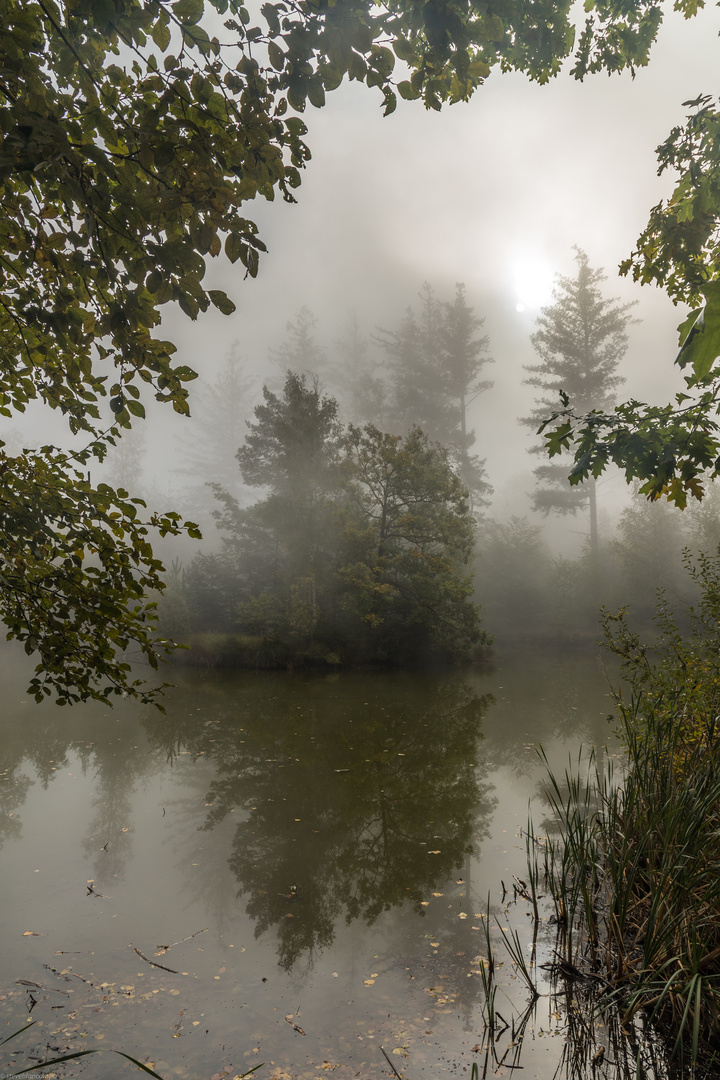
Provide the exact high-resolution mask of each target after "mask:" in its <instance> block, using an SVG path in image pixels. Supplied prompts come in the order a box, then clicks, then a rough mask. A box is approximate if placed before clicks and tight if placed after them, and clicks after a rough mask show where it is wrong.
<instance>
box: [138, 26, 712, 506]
mask: <svg viewBox="0 0 720 1080" xmlns="http://www.w3.org/2000/svg"><path fill="white" fill-rule="evenodd" d="M718 31H720V11H718V9H717V8H714V7H713V8H712V9H709V10H707V11H703V12H701V13H700V15H699V16H698V17H697V18H696V19H695V20H691V21H689V22H685V20H683V19H682V18H681V17H680V16H679V15H677V14H675V13H672V12H671V13H670V14H669V16H668V18H667V20H666V22H665V24H664V26H663V27H662V29H661V33H660V37H659V40H658V42H657V44H656V46H655V48H654V50H653V53H652V56H651V62H650V64H649V66H648V67H647V68H645V69H640V70H639V71H638V72H637V74H636V77H635V78H634V79H633V78H632V77H631V76H630V74H629V73H625V74H623V75H620V76H612V77H608V76H607V75H606V74H602V75H596V76H593V77H591V78H588V79H587V80H586V82H585V83H583V84H580V83H577V82H576V81H575V80H573V79H571V78H570V76H569V75H568V74H567V73H563V74H561V75H560V76H559V77H558V78H557V79H555V80H553V81H552V82H551V83H550V84H548V85H546V86H539V85H537V84H534V83H531V82H530V81H529V80H528V79H527V78H525V77H524V76H522V75H517V74H506V75H503V74H500V73H495V72H494V73H493V74H491V76H490V77H489V78H488V79H487V81H486V84H485V85H484V86H483V87H482V88H480V90H478V92H477V93H476V94H475V96H474V98H473V100H472V101H471V102H469V103H467V104H458V105H455V106H452V107H446V108H445V109H443V111H442V112H441V113H439V114H438V113H434V112H428V111H426V110H425V109H424V108H423V106H422V103H421V102H403V101H400V102H399V103H398V109H397V111H396V112H395V113H394V114H393V115H392V116H390V117H387V118H384V117H383V116H382V111H381V97H380V95H379V93H378V92H377V90H369V89H368V88H367V87H365V86H361V85H358V84H357V83H353V84H350V85H344V86H342V87H341V88H340V89H339V90H337V91H336V92H334V93H332V94H329V95H328V100H327V105H326V106H325V108H324V109H322V110H315V109H312V108H309V109H308V112H307V113H306V114H305V115H304V119H305V122H306V123H307V125H308V128H309V132H308V136H307V139H306V141H307V143H308V144H309V146H310V149H311V151H312V160H311V161H310V162H309V165H308V167H307V169H306V170H305V171H304V174H303V183H302V186H301V188H300V189H299V191H298V192H297V196H298V203H297V205H287V204H284V203H283V202H282V201H281V200H279V199H278V200H276V201H275V202H273V203H264V202H263V203H261V202H257V203H251V204H249V205H248V207H247V214H248V216H250V217H252V218H253V219H254V220H255V221H256V222H257V224H258V226H259V230H260V235H261V237H262V238H263V239H264V241H265V242H266V244H267V246H268V249H269V251H268V254H267V255H266V256H265V257H264V258H263V260H262V262H261V268H260V274H259V277H258V278H257V279H256V280H243V277H242V272H241V270H240V269H239V266H238V267H232V266H230V264H229V263H227V261H224V259H218V260H214V261H213V262H212V264H211V266H210V268H209V271H208V274H207V277H206V282H207V284H208V286H209V287H221V288H224V289H225V290H226V291H227V292H228V294H229V295H230V296H231V297H232V299H233V300H234V301H235V303H236V304H237V311H236V313H235V314H234V315H233V316H231V317H229V318H226V317H223V316H221V315H220V314H219V313H216V312H214V311H211V312H210V313H208V314H207V315H206V316H201V317H200V319H199V320H198V321H197V322H196V323H191V322H190V321H189V320H188V319H187V318H185V316H183V315H182V314H181V313H180V312H179V311H178V310H175V311H173V310H171V309H170V306H169V305H168V307H167V308H166V309H165V310H166V311H167V316H166V317H164V320H163V327H162V334H163V336H167V337H170V338H171V339H173V340H175V341H176V343H177V344H178V346H179V359H180V362H182V363H187V364H190V365H191V366H192V367H194V368H195V369H196V370H197V371H199V372H200V373H201V376H202V377H203V378H204V379H207V380H208V381H212V379H213V378H214V377H215V375H216V374H217V372H218V370H219V368H220V366H221V364H222V361H223V357H224V356H225V355H226V353H227V351H228V349H229V347H230V346H231V344H232V343H233V342H237V349H238V351H239V353H240V355H241V356H242V357H243V359H244V360H245V361H246V363H247V364H248V366H249V367H250V368H251V369H252V370H253V371H254V372H255V373H256V374H257V379H258V385H259V384H260V383H262V381H263V380H264V379H266V378H272V379H273V380H275V381H277V377H278V371H277V366H276V365H275V364H274V363H273V362H272V361H270V360H269V359H268V354H269V351H270V350H271V349H272V348H274V347H276V346H277V345H279V344H280V342H281V341H282V339H283V337H284V333H285V326H286V323H287V321H288V320H289V319H291V318H293V317H294V316H295V315H296V314H297V312H298V310H299V309H300V308H301V307H303V306H305V307H307V308H309V309H310V310H311V311H312V312H313V313H314V315H315V316H316V317H317V319H318V325H317V332H318V336H319V337H320V338H321V339H323V340H324V341H325V342H326V343H328V344H330V343H331V342H332V341H333V340H334V339H336V338H337V337H338V336H339V334H340V333H341V330H342V327H343V325H344V324H346V323H347V320H348V318H349V316H350V314H351V313H352V312H354V313H355V315H356V317H357V319H358V321H359V323H360V325H361V327H363V328H364V330H365V332H366V333H368V334H371V333H372V332H373V330H374V329H375V328H376V327H377V326H385V327H392V326H396V325H397V324H398V323H399V322H400V320H401V318H402V315H403V312H404V311H405V309H406V308H407V307H408V306H409V305H413V304H414V303H415V302H416V298H417V293H418V291H419V289H420V287H421V286H422V284H423V282H425V281H428V282H429V283H430V284H431V285H432V286H433V287H434V289H435V291H436V293H437V294H438V295H439V296H441V297H443V298H445V297H446V298H448V299H450V298H451V296H452V293H453V291H454V285H455V283H456V282H464V284H465V286H466V289H467V296H468V300H469V302H470V303H471V304H473V305H474V306H475V309H476V311H477V312H478V314H480V315H481V316H483V317H484V318H485V331H486V333H487V334H488V335H489V338H490V351H491V354H492V356H493V357H494V360H495V363H494V364H493V366H492V369H491V370H490V371H489V372H488V374H489V375H490V377H492V378H493V379H494V381H495V385H494V388H493V389H492V390H491V391H489V392H487V393H486V394H484V395H483V396H482V397H481V398H480V399H478V402H477V403H476V407H475V415H474V416H473V422H474V424H475V428H476V433H477V443H476V447H475V449H476V450H477V452H478V453H479V454H480V456H481V457H484V458H486V460H487V468H488V472H489V474H490V479H491V481H492V482H493V484H494V486H495V489H496V500H495V504H494V506H493V508H492V512H493V513H495V514H496V515H497V516H499V517H503V516H507V515H508V514H510V513H526V512H528V509H529V497H528V492H529V490H530V488H531V483H530V482H529V480H528V474H529V470H530V469H531V468H532V466H533V465H534V464H535V463H536V462H535V461H534V460H533V459H530V458H529V457H528V455H527V449H528V446H529V445H530V444H531V443H532V441H533V440H532V437H531V435H530V434H529V433H528V432H527V430H526V429H524V428H522V427H520V426H519V425H518V423H517V417H518V416H522V415H524V414H525V413H526V410H527V408H528V405H529V403H530V402H531V401H532V391H531V389H530V388H528V387H526V386H524V385H523V381H522V380H523V365H526V364H528V363H532V362H533V361H534V354H533V351H532V347H531V344H530V335H531V333H532V331H533V328H534V323H535V319H536V317H537V314H538V310H539V307H540V306H541V305H542V304H544V303H547V302H548V301H549V299H550V289H551V285H552V280H553V277H554V275H556V274H558V273H560V274H572V273H573V268H574V262H573V245H578V246H580V247H581V248H583V249H584V250H585V251H586V252H587V253H588V256H589V258H590V262H591V265H592V266H595V267H598V266H599V267H603V268H604V269H605V271H606V272H607V274H608V280H607V282H606V293H607V295H608V296H618V297H620V298H622V300H623V301H630V300H637V301H638V303H637V307H636V309H635V315H636V317H637V318H638V319H639V320H640V321H639V322H638V323H637V324H636V325H634V326H633V327H631V330H630V346H629V349H628V353H627V356H626V359H625V362H624V365H623V374H624V375H625V377H626V385H625V387H624V391H621V392H625V393H626V394H627V396H634V397H639V398H642V399H644V400H651V401H662V400H667V399H669V397H670V396H671V395H672V393H673V392H674V391H675V390H676V389H678V388H679V387H680V385H681V380H680V377H679V374H678V371H677V369H674V368H673V358H674V356H675V353H676V351H677V335H676V333H675V328H676V326H677V325H678V324H679V323H680V321H681V320H682V318H683V314H684V311H681V310H678V309H676V308H673V306H672V304H670V302H669V301H668V300H667V299H666V298H665V297H664V295H663V294H662V293H661V292H660V291H659V290H657V289H653V288H651V287H648V286H645V287H642V288H641V287H640V286H637V285H634V284H633V283H632V282H631V281H628V280H627V279H619V278H618V277H617V266H618V263H619V262H620V261H621V259H623V258H625V257H626V256H627V255H628V254H629V253H630V251H631V250H632V248H633V245H634V242H635V240H636V238H637V236H638V235H639V233H640V232H641V230H642V228H643V227H644V225H645V223H646V220H647V216H648V212H649V210H650V208H651V207H652V206H653V205H654V204H655V203H657V202H658V201H659V200H660V199H661V198H662V197H664V196H667V195H668V194H669V193H670V191H671V189H672V178H671V177H668V176H664V177H662V178H658V176H657V173H656V170H657V163H656V158H655V148H656V147H657V145H658V144H659V143H660V142H662V141H663V140H664V139H665V138H666V137H667V135H668V134H669V132H670V130H671V128H672V127H673V125H675V124H677V123H680V122H682V120H683V117H684V115H685V112H686V111H687V110H685V109H684V108H683V106H682V103H683V102H684V101H686V100H688V99H692V98H694V97H697V96H698V95H699V94H701V93H710V94H717V92H718V85H717V68H718V64H717V57H718V50H719V47H720V46H719V43H718V40H717V38H718ZM519 309H522V310H519ZM486 370H487V369H486ZM249 404H250V406H251V405H252V403H249ZM248 412H250V409H248ZM178 438H181V439H187V440H189V441H192V438H193V433H192V421H190V422H188V421H185V420H183V418H180V417H177V416H174V415H173V414H172V413H171V412H170V410H169V409H153V410H151V412H150V421H149V423H148V425H147V442H148V446H149V450H150V459H151V460H150V462H149V463H148V471H149V472H150V473H154V479H155V480H156V483H157V486H159V487H160V488H161V489H162V490H167V492H168V495H172V494H173V491H174V490H176V486H177V484H178V483H179V482H180V481H179V480H178V479H177V477H175V479H173V478H172V476H170V475H166V473H165V471H164V467H163V466H164V464H165V463H167V462H168V461H171V459H172V457H173V454H174V453H175V449H174V448H176V446H177V439H178ZM606 486H607V488H608V491H615V492H617V493H620V492H622V490H623V481H622V478H620V477H615V478H613V479H610V480H608V482H607V485H606Z"/></svg>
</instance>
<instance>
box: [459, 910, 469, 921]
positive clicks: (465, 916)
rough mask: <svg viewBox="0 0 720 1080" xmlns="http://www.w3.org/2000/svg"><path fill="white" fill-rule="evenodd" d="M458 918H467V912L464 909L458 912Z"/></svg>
mask: <svg viewBox="0 0 720 1080" xmlns="http://www.w3.org/2000/svg"><path fill="white" fill-rule="evenodd" d="M458 919H467V914H466V913H465V912H464V911H461V912H459V914H458Z"/></svg>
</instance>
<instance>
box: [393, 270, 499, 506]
mask: <svg viewBox="0 0 720 1080" xmlns="http://www.w3.org/2000/svg"><path fill="white" fill-rule="evenodd" d="M483 321H484V320H482V319H480V318H478V316H477V315H476V314H475V311H474V309H473V308H472V307H470V306H469V304H468V303H467V300H466V297H465V286H464V285H461V284H458V285H456V287H455V298H454V300H453V301H452V302H450V303H446V302H443V301H441V300H439V299H438V298H437V296H436V295H435V292H434V290H433V289H432V288H431V286H430V285H429V284H427V282H426V283H425V285H424V286H423V288H422V289H421V291H420V310H419V312H418V313H416V312H415V311H413V310H412V309H408V311H407V312H406V314H405V318H404V319H403V321H402V323H401V324H400V327H399V329H398V330H395V331H387V330H383V331H381V336H380V337H379V339H378V340H379V342H380V344H381V345H382V347H383V348H384V349H385V351H386V353H387V354H388V356H389V358H390V363H391V372H390V381H391V383H392V399H393V416H394V418H395V424H396V426H397V428H398V429H399V430H400V431H402V432H408V431H410V430H411V429H412V428H413V427H419V428H421V429H422V431H423V432H425V434H426V435H427V436H428V437H429V438H430V439H431V440H432V441H433V442H437V443H440V444H441V445H442V446H445V447H446V448H447V449H448V451H449V453H450V457H451V461H452V463H453V465H454V466H455V468H456V470H457V472H458V474H459V476H460V477H461V479H462V481H463V483H464V484H465V486H466V487H467V488H468V490H469V491H470V494H471V500H472V503H473V505H474V507H476V508H477V506H478V505H481V504H482V503H483V502H484V501H485V499H486V496H487V495H488V494H489V493H490V491H491V490H492V489H491V487H490V484H489V483H488V482H487V479H486V477H485V469H484V462H483V461H481V460H480V459H479V458H478V457H476V456H473V455H471V454H470V448H471V447H472V445H473V444H474V442H475V433H474V431H472V430H470V429H469V427H468V415H467V411H468V407H469V405H470V404H471V403H472V402H473V401H474V400H475V398H476V397H477V396H478V394H480V393H482V392H483V391H484V390H487V389H489V388H490V387H491V386H492V383H491V382H490V381H487V380H484V379H482V378H481V370H482V368H483V366H484V365H485V364H486V363H488V362H490V357H489V356H488V355H487V347H488V339H487V337H484V336H478V331H479V330H480V328H481V327H482V325H483Z"/></svg>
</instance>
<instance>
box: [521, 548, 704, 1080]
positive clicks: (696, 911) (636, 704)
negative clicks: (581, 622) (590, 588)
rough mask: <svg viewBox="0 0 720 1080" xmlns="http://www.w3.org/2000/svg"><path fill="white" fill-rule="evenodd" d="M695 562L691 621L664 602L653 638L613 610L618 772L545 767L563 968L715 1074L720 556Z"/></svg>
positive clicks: (631, 1023)
mask: <svg viewBox="0 0 720 1080" xmlns="http://www.w3.org/2000/svg"><path fill="white" fill-rule="evenodd" d="M691 572H692V573H693V576H694V577H695V580H696V582H697V583H698V584H699V585H700V589H701V603H700V606H699V609H698V610H697V611H695V612H692V613H691V631H690V633H689V634H688V635H681V634H680V632H679V631H678V629H677V626H676V624H675V622H674V620H673V618H672V616H671V615H670V613H669V612H668V611H667V609H666V608H665V607H664V606H663V605H662V604H661V606H660V610H659V613H658V620H657V621H658V627H659V631H660V634H659V640H658V642H657V643H656V644H655V645H654V646H653V648H652V649H651V648H649V647H647V646H645V645H643V644H642V643H641V642H640V640H639V639H638V638H637V636H636V635H635V634H633V633H632V632H631V631H630V629H629V627H628V624H627V619H626V614H625V613H624V612H621V613H619V614H618V615H615V616H606V617H605V630H606V639H607V643H608V645H609V647H610V648H611V650H612V651H613V652H615V653H616V654H617V655H619V656H620V658H621V660H622V663H623V674H624V676H625V678H626V679H627V681H628V682H629V684H630V688H631V693H630V696H629V698H627V699H624V698H623V697H622V696H620V695H618V698H617V706H618V716H619V721H620V728H621V734H622V737H623V739H624V743H625V748H626V758H625V762H624V763H623V765H622V767H621V772H620V773H619V774H618V772H617V771H616V770H615V768H614V766H613V763H612V762H609V763H608V764H606V765H605V766H603V767H602V768H601V767H600V766H598V764H597V761H596V760H595V759H594V758H591V759H590V760H589V762H586V763H584V764H583V763H580V762H578V763H575V764H574V765H573V766H572V767H571V768H569V769H568V770H567V771H566V773H565V776H564V778H563V779H562V780H558V779H557V778H555V777H553V776H551V777H550V781H549V786H548V798H549V800H550V803H551V805H552V809H553V812H554V815H555V817H556V819H557V821H558V823H559V825H560V838H559V839H549V840H548V842H547V858H546V859H545V866H544V872H545V875H546V879H547V887H548V889H549V892H550V894H551V896H552V899H553V903H554V907H555V918H556V920H557V925H558V973H559V975H560V976H562V977H564V978H565V979H571V980H572V979H580V980H583V982H584V984H585V985H586V986H590V987H591V988H592V996H593V998H594V1000H595V1002H596V1003H597V1005H598V1006H599V1007H600V1009H601V1010H602V1011H603V1015H604V1016H606V1017H607V1016H610V1015H614V1016H615V1017H617V1019H618V1022H619V1028H620V1031H621V1032H622V1033H624V1036H625V1037H629V1038H632V1037H633V1033H635V1032H636V1031H637V1025H638V1024H640V1025H649V1029H648V1030H653V1031H659V1032H661V1033H662V1035H663V1038H664V1044H665V1047H666V1050H667V1056H668V1060H669V1061H670V1062H671V1063H672V1064H673V1068H674V1069H676V1070H677V1075H678V1076H683V1075H690V1076H704V1075H717V1072H716V1071H715V1070H716V1069H717V1066H718V1063H719V1062H720V574H719V564H718V560H717V559H715V560H710V559H704V558H703V559H701V560H700V562H699V565H697V566H695V567H694V568H691ZM528 843H529V849H530V848H531V847H532V848H533V849H535V848H536V847H537V845H536V844H530V841H528ZM533 859H534V862H533V866H534V869H530V871H529V872H530V873H531V874H532V873H534V874H535V875H536V882H535V884H537V880H539V877H540V875H541V872H542V871H541V868H540V866H539V862H538V856H537V852H536V851H535V850H534V851H533ZM530 864H531V860H530V859H529V867H530ZM638 1061H639V1059H638ZM638 1070H639V1067H638ZM637 1075H651V1073H649V1072H648V1071H647V1070H645V1072H641V1071H637Z"/></svg>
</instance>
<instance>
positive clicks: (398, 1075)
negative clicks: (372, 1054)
mask: <svg viewBox="0 0 720 1080" xmlns="http://www.w3.org/2000/svg"><path fill="white" fill-rule="evenodd" d="M380 1049H381V1050H382V1052H383V1057H384V1058H385V1060H386V1061H387V1063H388V1065H389V1066H390V1068H391V1069H392V1071H393V1072H394V1073H395V1075H396V1076H397V1078H398V1080H402V1076H401V1075H400V1073H399V1072H398V1071H397V1069H396V1068H395V1066H394V1065H393V1063H392V1061H391V1060H390V1058H389V1057H388V1056H387V1054H386V1053H385V1047H384V1046H381V1047H380Z"/></svg>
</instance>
